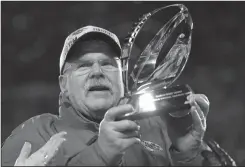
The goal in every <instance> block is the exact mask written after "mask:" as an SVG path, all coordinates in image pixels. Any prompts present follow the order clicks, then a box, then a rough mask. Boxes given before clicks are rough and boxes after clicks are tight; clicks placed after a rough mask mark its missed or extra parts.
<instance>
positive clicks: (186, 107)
mask: <svg viewBox="0 0 245 167" xmlns="http://www.w3.org/2000/svg"><path fill="white" fill-rule="evenodd" d="M191 93H192V90H191V88H190V87H189V86H188V85H177V86H173V87H169V88H160V89H156V90H152V91H150V92H145V93H142V94H137V93H136V94H134V95H132V96H131V98H130V99H129V101H128V103H129V104H132V106H133V107H134V108H135V112H133V113H128V114H125V115H124V116H122V117H120V118H119V119H118V120H123V119H128V120H140V119H144V118H149V117H153V116H167V115H170V116H171V117H175V118H181V117H184V116H186V115H188V114H189V112H190V108H191V106H190V104H185V102H186V101H187V96H188V95H189V94H191Z"/></svg>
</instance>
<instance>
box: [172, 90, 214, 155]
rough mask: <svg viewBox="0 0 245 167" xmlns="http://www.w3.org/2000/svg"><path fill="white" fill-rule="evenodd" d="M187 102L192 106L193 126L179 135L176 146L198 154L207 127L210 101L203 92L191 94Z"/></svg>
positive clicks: (182, 150)
mask: <svg viewBox="0 0 245 167" xmlns="http://www.w3.org/2000/svg"><path fill="white" fill-rule="evenodd" d="M186 103H189V104H190V105H191V106H192V107H191V116H192V123H193V124H192V128H191V130H190V131H189V132H188V133H187V134H185V135H184V136H179V137H178V138H177V139H176V140H175V141H174V146H175V147H176V148H177V149H178V150H179V151H180V152H183V153H185V152H192V153H193V154H197V151H199V150H200V146H201V144H202V140H203V137H204V134H205V131H206V127H207V125H206V117H207V114H208V111H209V101H208V98H207V97H206V96H205V95H203V94H191V95H189V96H188V97H187V101H186Z"/></svg>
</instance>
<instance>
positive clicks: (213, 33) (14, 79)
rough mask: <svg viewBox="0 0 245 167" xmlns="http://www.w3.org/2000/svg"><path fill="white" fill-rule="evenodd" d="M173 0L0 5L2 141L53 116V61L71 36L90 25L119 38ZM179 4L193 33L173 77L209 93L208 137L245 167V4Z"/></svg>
mask: <svg viewBox="0 0 245 167" xmlns="http://www.w3.org/2000/svg"><path fill="white" fill-rule="evenodd" d="M173 3H177V2H171V3H170V2H1V4H2V5H1V8H2V9H1V20H2V23H1V40H2V42H1V56H2V57H1V58H2V64H1V68H2V69H1V71H2V74H1V76H2V78H1V81H2V89H1V90H2V91H1V93H2V94H1V96H2V97H1V99H2V101H1V107H2V108H1V111H2V112H1V114H2V117H1V118H2V120H1V121H2V126H1V127H2V131H1V135H2V136H1V140H2V143H3V141H4V140H5V139H6V138H7V136H8V135H10V133H11V131H12V130H13V129H14V128H15V127H16V126H18V125H19V124H20V123H21V122H23V121H25V120H27V119H28V118H30V117H32V116H34V115H37V114H42V113H46V112H49V113H54V114H58V95H59V86H58V75H59V67H58V63H59V56H60V53H61V50H62V47H63V43H64V40H65V38H66V36H67V35H68V34H69V33H71V32H72V31H74V30H76V29H78V28H80V27H81V26H84V25H87V24H92V25H97V26H100V27H103V28H106V29H109V30H111V31H113V32H114V33H116V34H117V35H118V36H119V37H120V38H123V37H125V36H126V34H127V32H128V31H129V30H130V26H131V24H132V22H133V21H135V20H136V18H137V17H138V16H139V15H141V14H144V13H146V12H149V11H151V10H153V9H155V8H158V7H161V6H165V5H168V4H173ZM182 3H184V4H185V5H186V6H187V7H188V8H189V10H190V13H191V15H192V18H193V22H194V31H193V44H192V51H191V54H190V59H189V62H188V63H187V67H186V68H185V70H184V72H183V74H182V76H181V77H180V79H179V80H178V82H182V83H188V84H190V85H191V86H192V87H193V88H194V89H195V90H196V92H198V93H204V94H206V95H207V96H208V97H209V100H210V102H211V106H210V107H211V108H210V112H209V116H208V129H207V134H208V135H209V136H212V137H213V138H214V139H215V140H216V141H217V142H218V143H219V144H220V145H221V146H222V147H223V148H224V149H226V150H227V151H228V153H229V154H231V155H232V156H233V158H234V159H235V160H236V161H237V163H238V164H239V165H245V142H244V141H245V130H244V127H245V123H244V121H245V103H244V102H245V100H244V98H245V95H244V93H245V77H244V76H245V75H244V74H245V62H244V61H245V58H244V56H245V55H244V51H245V19H244V16H245V10H244V9H245V3H243V2H182Z"/></svg>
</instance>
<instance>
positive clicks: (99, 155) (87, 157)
mask: <svg viewBox="0 0 245 167" xmlns="http://www.w3.org/2000/svg"><path fill="white" fill-rule="evenodd" d="M121 162H122V155H119V156H117V157H114V158H113V159H111V158H109V157H108V156H107V155H106V154H105V153H104V152H103V151H102V150H101V148H100V147H99V145H98V140H96V141H95V142H94V143H92V144H91V145H89V146H88V147H86V148H85V149H83V150H82V151H81V152H79V153H78V154H77V155H75V156H74V157H73V158H72V159H71V160H70V161H69V162H68V166H120V165H121Z"/></svg>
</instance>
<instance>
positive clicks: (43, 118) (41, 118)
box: [12, 113, 58, 134]
mask: <svg viewBox="0 0 245 167" xmlns="http://www.w3.org/2000/svg"><path fill="white" fill-rule="evenodd" d="M56 119H58V117H57V116H56V115H53V114H49V113H45V114H41V115H37V116H34V117H31V118H29V119H28V120H26V121H24V122H23V123H21V124H20V125H19V126H18V127H16V128H15V129H14V130H13V131H12V134H15V133H18V132H20V131H22V132H23V131H29V130H34V129H36V130H37V129H40V128H41V127H45V126H47V125H50V124H52V122H54V121H55V120H56Z"/></svg>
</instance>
